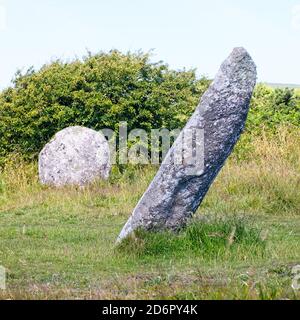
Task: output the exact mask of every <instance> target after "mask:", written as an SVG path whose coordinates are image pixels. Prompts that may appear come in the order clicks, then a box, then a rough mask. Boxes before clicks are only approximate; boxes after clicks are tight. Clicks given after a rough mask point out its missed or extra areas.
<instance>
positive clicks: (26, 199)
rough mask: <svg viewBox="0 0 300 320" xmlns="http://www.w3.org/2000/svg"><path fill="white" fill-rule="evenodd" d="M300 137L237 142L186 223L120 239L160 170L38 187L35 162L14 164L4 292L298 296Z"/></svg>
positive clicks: (5, 184) (1, 210) (1, 195)
mask: <svg viewBox="0 0 300 320" xmlns="http://www.w3.org/2000/svg"><path fill="white" fill-rule="evenodd" d="M299 133H300V132H299V131H295V132H293V133H289V132H288V131H287V130H285V129H282V130H280V132H279V133H278V134H277V135H276V136H275V137H273V138H271V139H270V138H268V137H266V136H265V135H262V136H261V137H258V138H255V139H253V141H252V142H251V143H249V144H248V146H247V148H246V149H245V150H246V151H245V150H244V148H239V149H238V150H237V151H236V154H235V155H234V156H233V157H231V159H230V160H229V161H228V162H227V164H226V166H225V167H224V169H223V170H222V173H221V174H220V176H219V177H218V178H217V180H216V181H215V183H214V185H213V187H212V188H211V190H210V192H209V194H208V196H207V198H206V199H205V202H204V203H203V204H202V206H201V208H200V209H199V211H198V213H197V215H196V216H195V219H194V221H193V222H192V223H191V224H190V225H189V226H188V227H187V229H185V230H182V231H181V232H180V233H179V234H169V233H161V234H145V233H144V232H137V233H136V234H135V235H134V236H132V237H131V238H130V239H128V240H127V241H125V242H124V243H123V244H122V245H121V246H120V247H115V240H116V237H117V235H118V233H119V231H120V230H121V228H122V226H123V224H124V223H125V221H126V220H127V218H128V216H129V215H130V214H131V212H132V209H133V208H134V206H135V205H136V203H137V201H138V200H139V198H140V196H141V195H142V193H143V192H144V190H145V189H146V187H147V186H148V184H149V182H150V181H151V179H152V178H153V176H154V174H155V171H156V170H157V168H153V167H144V168H138V169H137V168H136V169H134V170H133V169H128V170H126V171H125V172H124V174H123V175H120V174H118V173H117V172H116V170H114V172H113V174H112V177H111V180H110V181H109V182H98V183H95V184H93V185H91V186H89V187H87V188H84V189H81V188H64V189H59V190H55V189H52V188H48V187H42V186H40V185H39V183H38V178H37V172H36V164H29V165H25V164H19V165H18V166H16V165H11V166H10V167H9V166H8V167H7V168H6V169H5V170H4V171H3V172H2V173H1V176H0V239H1V241H0V265H3V266H4V267H5V268H7V290H6V291H3V290H2V291H1V290H0V299H69V298H70V299H75V298H81V299H106V298H110V299H121V298H122V299H163V298H165V299H187V298H188V299H299V298H300V291H297V290H293V289H292V287H291V285H292V280H293V275H292V273H291V271H292V267H293V266H295V265H300V246H299V244H300V134H299ZM243 141H244V139H243ZM243 141H242V142H241V144H243V143H244V142H243ZM239 150H242V151H243V152H241V151H239ZM241 154H242V155H243V156H242V157H241V156H240V155H241Z"/></svg>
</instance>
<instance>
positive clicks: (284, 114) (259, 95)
mask: <svg viewBox="0 0 300 320" xmlns="http://www.w3.org/2000/svg"><path fill="white" fill-rule="evenodd" d="M209 83H210V81H209V80H207V79H205V78H201V79H197V77H196V74H195V70H189V71H186V70H183V71H174V70H171V69H170V68H169V67H168V66H167V65H166V64H164V63H162V62H159V63H151V62H150V58H149V54H144V53H136V54H131V53H128V54H122V53H120V52H118V51H111V52H109V53H100V54H97V55H94V56H93V55H90V54H89V55H88V56H87V57H85V58H83V59H82V60H75V61H73V62H70V63H64V62H62V61H55V62H53V63H51V64H48V65H45V66H44V67H42V68H41V69H40V70H39V71H34V70H33V69H29V70H28V71H27V72H26V73H25V74H22V73H21V72H18V73H17V74H16V77H15V79H14V86H13V87H11V88H8V89H6V90H4V91H3V92H2V93H0V164H1V162H2V163H3V161H4V159H7V157H8V156H9V155H12V154H18V155H21V156H22V157H23V158H25V159H33V158H35V157H36V156H37V154H38V152H39V151H40V150H41V148H42V147H43V145H44V144H45V143H46V142H48V141H49V139H50V138H51V137H52V136H53V135H54V134H55V133H56V132H57V131H59V130H61V129H63V128H65V127H68V126H71V125H82V126H86V127H89V128H93V129H95V130H100V129H102V128H110V129H113V130H115V131H117V130H118V125H119V122H120V121H127V123H128V130H131V129H133V128H141V129H146V130H147V131H149V130H150V129H151V128H163V127H165V128H168V129H170V130H171V129H174V128H181V127H183V126H184V124H185V123H186V121H187V119H188V118H189V116H190V115H191V114H192V112H193V111H194V109H195V107H196V105H197V103H198V101H199V97H200V96H201V95H202V94H203V92H204V91H205V90H206V89H207V87H208V85H209ZM282 124H289V125H292V126H298V127H299V126H300V92H299V91H298V92H297V91H295V90H293V89H272V88H270V87H267V86H265V85H262V84H260V85H258V86H257V87H256V89H255V92H254V95H253V99H252V103H251V111H250V114H249V118H248V122H247V132H248V133H251V134H253V133H254V134H257V133H260V131H261V129H264V131H265V130H269V131H270V132H276V130H277V128H278V127H279V126H281V125H282ZM243 139H244V141H248V140H249V139H251V137H249V136H247V135H246V136H244V137H243ZM245 148H246V149H247V143H245V144H244V146H242V149H241V148H240V149H238V150H241V151H243V152H244V149H245Z"/></svg>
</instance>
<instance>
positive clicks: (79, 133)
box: [39, 126, 110, 186]
mask: <svg viewBox="0 0 300 320" xmlns="http://www.w3.org/2000/svg"><path fill="white" fill-rule="evenodd" d="M109 172H110V153H109V145H108V142H107V140H106V139H105V137H104V135H103V134H102V133H100V132H97V131H94V130H92V129H88V128H84V127H79V126H75V127H69V128H66V129H64V130H62V131H59V132H58V133H57V134H56V135H55V136H54V138H53V139H52V140H51V141H50V142H49V143H48V144H46V146H45V147H44V149H43V150H42V151H41V153H40V155H39V177H40V181H41V183H42V184H46V185H53V186H64V185H80V186H83V185H85V184H87V183H89V182H92V181H93V180H95V179H97V178H102V179H107V178H108V177H109Z"/></svg>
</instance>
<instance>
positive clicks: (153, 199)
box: [118, 48, 256, 241]
mask: <svg viewBox="0 0 300 320" xmlns="http://www.w3.org/2000/svg"><path fill="white" fill-rule="evenodd" d="M255 83H256V66H255V64H254V62H253V60H252V59H251V57H250V55H249V54H248V53H247V51H246V50H245V49H243V48H236V49H234V50H233V52H232V53H231V55H230V56H229V57H228V58H227V60H225V62H224V63H223V64H222V66H221V68H220V70H219V72H218V74H217V76H216V78H215V80H214V81H213V83H212V84H211V86H210V87H209V89H208V90H207V92H206V93H205V94H204V95H203V97H202V99H201V102H200V104H199V106H198V107H197V109H196V111H195V113H194V114H193V116H192V117H191V119H190V120H189V122H188V123H187V125H186V127H185V128H184V129H183V131H182V132H181V134H180V136H179V137H178V138H177V140H176V141H175V143H174V145H173V147H172V148H171V149H170V150H169V153H168V154H167V156H166V158H165V160H164V161H163V163H162V165H161V167H160V169H159V171H158V173H157V174H156V176H155V178H154V180H153V181H152V183H151V184H150V186H149V188H148V190H147V191H146V192H145V194H144V195H143V197H142V198H141V199H140V201H139V203H138V204H137V206H136V208H135V209H134V211H133V213H132V215H131V217H130V218H129V220H128V222H127V223H126V225H125V226H124V228H123V230H122V231H121V233H120V235H119V237H118V241H121V240H122V239H124V238H125V237H127V236H128V235H129V234H130V233H132V232H133V231H134V230H136V229H137V228H143V229H146V230H161V229H171V230H176V229H178V228H181V227H182V226H184V225H185V224H186V222H187V220H188V219H189V218H190V217H191V216H192V215H193V213H195V211H196V210H197V208H198V207H199V206H200V204H201V202H202V200H203V199H204V197H205V195H206V193H207V191H208V190H209V187H210V186H211V184H212V182H213V181H214V179H215V178H216V176H217V175H218V173H219V171H220V170H221V168H222V167H223V165H224V163H225V161H226V159H227V158H228V156H229V155H230V153H231V152H232V150H233V148H234V146H235V144H236V142H237V141H238V139H239V137H240V135H241V133H242V130H243V128H244V125H245V121H246V118H247V114H248V111H249V104H250V100H251V96H252V92H253V89H254V86H255ZM191 131H196V132H198V133H199V135H198V138H197V139H196V142H195V143H194V145H193V143H192V144H191V146H192V147H189V143H188V142H191V141H193V139H195V138H193V137H194V135H192V138H187V139H185V137H188V136H189V133H190V132H191ZM196 137H197V135H196ZM185 141H187V142H185ZM201 149H202V154H201V153H199V152H198V154H196V159H195V160H196V161H195V162H194V163H193V162H191V161H189V160H191V159H192V158H193V152H195V150H201ZM180 154H190V156H188V157H187V159H186V158H185V157H183V159H184V160H183V161H182V163H181V164H178V163H176V159H177V158H178V155H180Z"/></svg>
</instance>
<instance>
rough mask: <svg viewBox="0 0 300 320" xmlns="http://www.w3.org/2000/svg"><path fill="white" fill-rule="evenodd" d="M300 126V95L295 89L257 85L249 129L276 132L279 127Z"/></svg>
mask: <svg viewBox="0 0 300 320" xmlns="http://www.w3.org/2000/svg"><path fill="white" fill-rule="evenodd" d="M282 125H290V126H298V127H299V126H300V95H299V94H298V92H297V91H295V90H294V89H289V88H286V89H272V88H270V87H267V86H265V85H263V84H259V85H257V87H256V89H255V91H254V94H253V97H252V102H251V108H250V113H249V117H248V123H247V126H248V129H249V130H251V131H255V132H257V131H260V129H262V128H264V129H269V130H271V131H276V129H277V128H278V126H282Z"/></svg>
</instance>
